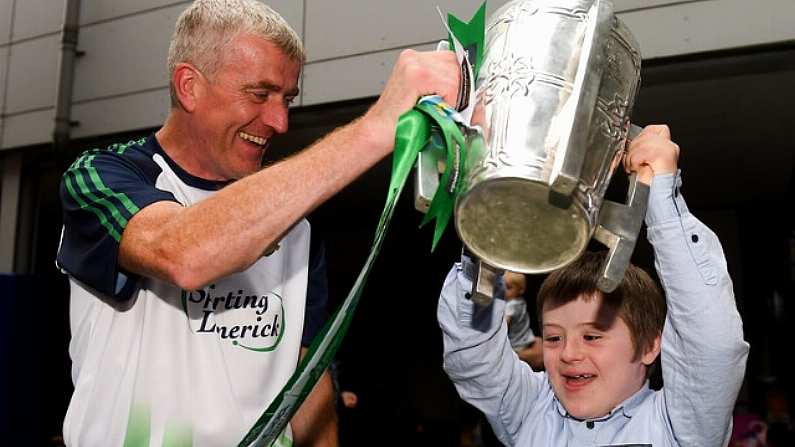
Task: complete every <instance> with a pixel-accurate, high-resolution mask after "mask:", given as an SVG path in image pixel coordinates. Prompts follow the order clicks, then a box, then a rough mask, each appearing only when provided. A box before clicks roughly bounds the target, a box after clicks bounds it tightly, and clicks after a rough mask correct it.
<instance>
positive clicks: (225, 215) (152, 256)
mask: <svg viewBox="0 0 795 447" xmlns="http://www.w3.org/2000/svg"><path fill="white" fill-rule="evenodd" d="M373 139H374V138H373V136H372V135H371V130H370V129H367V126H366V123H365V122H364V121H362V120H358V121H355V122H354V123H351V124H349V125H347V126H345V127H343V128H340V129H338V130H337V131H335V132H333V133H331V134H329V135H328V136H327V137H325V138H324V139H322V140H320V141H319V142H317V143H315V144H314V145H313V146H311V147H310V148H309V149H307V150H305V151H303V152H301V153H299V154H297V155H295V156H293V157H290V158H289V159H287V160H285V161H282V162H280V163H278V164H276V165H274V166H271V167H269V168H266V169H264V170H262V171H260V172H258V173H256V174H253V175H250V176H248V177H246V178H243V179H241V180H239V181H237V182H235V183H234V184H231V185H229V186H227V187H225V188H224V189H223V190H221V191H219V192H218V193H216V194H214V195H213V196H212V197H209V198H208V199H207V200H204V201H202V202H200V203H198V204H196V205H193V206H190V207H187V208H181V207H177V206H176V205H175V204H169V205H171V206H170V208H168V209H166V208H165V207H160V208H161V209H158V208H157V207H158V206H159V205H165V204H159V203H158V204H154V205H153V206H152V209H151V210H150V209H149V208H150V207H147V208H146V209H144V210H142V211H141V212H139V215H136V216H134V217H133V218H132V219H131V220H130V223H129V224H128V226H127V228H126V229H125V231H124V234H123V236H122V247H121V255H120V261H121V265H122V266H123V267H124V268H125V269H127V270H128V271H132V272H135V273H139V274H142V275H149V276H155V277H158V278H161V279H164V280H167V281H170V282H175V283H177V284H178V285H180V286H181V287H183V288H185V289H195V288H200V287H202V286H203V285H205V284H207V283H209V282H211V281H213V280H215V279H217V278H220V277H223V276H226V275H228V274H231V273H234V272H237V271H241V270H244V269H245V268H247V267H248V266H250V265H251V264H253V263H254V262H256V261H257V259H259V258H260V256H262V254H263V253H264V252H265V251H266V250H267V249H268V248H269V247H271V246H272V245H273V244H275V243H276V242H278V240H279V239H280V238H281V237H282V236H283V235H284V233H286V232H287V231H288V230H289V229H290V228H291V227H292V225H294V224H295V222H296V221H298V220H299V219H301V218H302V217H303V216H305V215H306V214H307V213H309V212H310V211H311V210H312V209H314V208H315V207H317V206H318V205H319V204H321V203H322V202H324V201H325V200H327V199H328V198H329V197H331V196H332V195H334V194H335V193H336V192H338V191H339V190H340V189H342V188H343V187H344V186H345V185H347V184H348V183H350V182H351V181H353V180H354V179H355V178H356V177H358V176H359V175H361V174H362V173H363V172H364V171H365V170H366V169H368V168H369V167H371V166H372V165H373V164H375V163H376V162H377V161H378V160H380V159H381V158H382V157H383V156H384V155H386V154H387V153H388V152H389V148H388V147H386V148H385V147H373V146H372V145H371V144H370V142H371V141H373ZM160 211H162V212H160ZM218 253H223V254H224V255H223V256H218Z"/></svg>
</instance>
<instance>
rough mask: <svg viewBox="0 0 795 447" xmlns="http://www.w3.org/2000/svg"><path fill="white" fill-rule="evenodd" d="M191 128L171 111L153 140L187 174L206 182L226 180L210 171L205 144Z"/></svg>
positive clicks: (177, 111)
mask: <svg viewBox="0 0 795 447" xmlns="http://www.w3.org/2000/svg"><path fill="white" fill-rule="evenodd" d="M191 128H192V127H191V124H190V122H188V120H187V118H186V117H185V116H184V115H183V114H182V113H181V112H180V111H179V110H175V109H171V111H170V112H169V114H168V118H166V122H165V123H164V124H163V127H161V128H160V130H158V131H157V132H155V138H157V142H158V143H159V144H160V147H162V148H163V151H165V153H166V154H167V155H168V156H169V157H170V158H171V159H172V160H173V161H174V162H175V163H176V164H178V165H179V166H180V167H181V168H182V169H184V170H185V171H187V172H188V173H189V174H191V175H194V176H196V177H199V178H203V179H206V180H227V179H224V178H220V177H218V175H217V174H216V173H214V172H213V171H212V170H211V168H210V164H211V163H210V161H209V160H207V159H205V154H206V153H207V151H206V147H205V145H206V143H204V142H202V141H201V140H200V139H199V138H197V137H196V135H198V134H199V133H198V132H193V131H191Z"/></svg>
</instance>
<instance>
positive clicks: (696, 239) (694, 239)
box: [690, 234, 698, 244]
mask: <svg viewBox="0 0 795 447" xmlns="http://www.w3.org/2000/svg"><path fill="white" fill-rule="evenodd" d="M690 240H691V241H693V243H694V244H695V243H696V242H698V235H697V234H694V235H692V236H690Z"/></svg>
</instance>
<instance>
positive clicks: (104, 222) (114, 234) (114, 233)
mask: <svg viewBox="0 0 795 447" xmlns="http://www.w3.org/2000/svg"><path fill="white" fill-rule="evenodd" d="M64 184H66V189H67V190H68V191H69V195H71V196H72V198H73V199H75V201H76V202H77V204H78V205H80V208H81V209H85V210H88V211H91V212H92V213H94V214H96V216H97V217H98V218H99V223H100V224H101V225H102V226H103V227H105V229H107V230H108V234H110V236H111V237H112V238H113V239H115V240H116V242H121V234H119V232H118V231H116V229H115V228H114V227H113V225H111V223H110V222H108V219H107V217H105V214H103V213H102V211H100V210H99V209H98V208H96V207H95V206H92V205H90V204H88V203H86V202H85V201H84V200H83V199H82V198H81V197H80V195H79V194H77V192H76V191H75V188H74V186H73V185H72V180H71V179H70V178H69V172H67V173H66V174H64Z"/></svg>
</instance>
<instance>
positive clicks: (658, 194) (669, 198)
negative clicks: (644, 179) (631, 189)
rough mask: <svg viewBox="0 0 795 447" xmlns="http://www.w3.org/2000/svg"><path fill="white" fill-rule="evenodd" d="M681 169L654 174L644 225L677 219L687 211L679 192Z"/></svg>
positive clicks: (653, 224) (649, 225)
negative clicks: (668, 172)
mask: <svg viewBox="0 0 795 447" xmlns="http://www.w3.org/2000/svg"><path fill="white" fill-rule="evenodd" d="M681 173H682V171H681V170H679V169H677V171H676V173H670V174H660V175H656V176H654V179H653V180H652V183H651V187H650V190H649V206H648V209H647V210H646V219H645V220H646V226H647V227H652V226H655V225H659V224H662V223H665V222H670V221H675V220H679V219H680V218H681V216H683V215H685V214H687V213H689V211H688V209H687V203H685V198H684V197H682V194H681V193H680V191H679V190H680V188H681V187H682V175H681Z"/></svg>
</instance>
